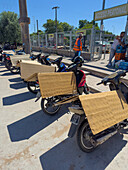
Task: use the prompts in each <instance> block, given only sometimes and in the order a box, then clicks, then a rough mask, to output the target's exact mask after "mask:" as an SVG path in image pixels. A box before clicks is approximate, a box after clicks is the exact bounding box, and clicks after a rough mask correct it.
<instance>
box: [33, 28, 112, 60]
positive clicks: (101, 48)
mask: <svg viewBox="0 0 128 170" xmlns="http://www.w3.org/2000/svg"><path fill="white" fill-rule="evenodd" d="M80 32H82V33H83V38H82V50H83V52H90V56H91V59H93V58H94V56H96V57H98V58H101V55H102V53H103V52H104V55H105V54H106V52H110V48H111V43H110V42H112V41H113V39H114V35H113V34H111V35H108V34H105V32H104V31H100V30H95V28H93V29H84V30H77V31H75V32H73V31H68V32H58V33H51V34H42V35H34V36H31V45H32V46H38V47H46V48H55V49H65V50H70V51H72V50H73V46H74V44H75V41H76V38H77V37H78V35H79V33H80Z"/></svg>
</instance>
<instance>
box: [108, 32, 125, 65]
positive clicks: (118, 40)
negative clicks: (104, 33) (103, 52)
mask: <svg viewBox="0 0 128 170" xmlns="http://www.w3.org/2000/svg"><path fill="white" fill-rule="evenodd" d="M124 35H125V32H121V33H120V36H117V37H116V39H115V40H114V42H113V44H112V46H111V52H110V56H109V63H108V64H107V67H112V59H113V57H114V56H115V53H116V47H117V46H118V45H119V44H120V45H122V46H124V45H125V44H124Z"/></svg>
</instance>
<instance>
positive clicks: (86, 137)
mask: <svg viewBox="0 0 128 170" xmlns="http://www.w3.org/2000/svg"><path fill="white" fill-rule="evenodd" d="M127 72H128V71H118V72H115V73H113V74H111V75H109V76H107V77H105V78H103V80H102V81H101V82H100V83H98V84H97V85H100V84H103V85H105V86H106V85H108V84H109V88H110V91H113V90H114V91H115V90H116V91H117V90H119V91H120V92H121V94H122V95H123V96H124V98H125V99H126V102H127V103H128V86H127V85H126V84H125V83H124V82H122V81H121V77H124V76H125V75H126V73H127ZM69 110H70V112H72V113H74V114H73V115H72V118H71V127H70V130H69V133H68V136H69V137H70V138H72V137H73V136H74V135H75V134H76V138H77V144H78V146H79V147H80V149H81V150H82V151H84V152H92V151H93V150H94V149H95V148H96V147H97V146H99V145H100V144H102V143H103V142H105V141H106V140H108V139H109V138H110V137H112V136H113V135H115V134H116V133H117V132H119V131H120V129H122V128H124V127H126V126H127V125H128V121H127V119H125V120H123V121H121V122H118V123H116V124H115V125H113V126H112V127H109V128H107V129H105V130H103V131H101V132H99V133H97V134H95V135H94V134H93V133H92V130H91V128H90V125H89V122H88V118H87V116H86V115H85V112H84V110H83V108H82V107H81V103H80V101H79V103H78V102H77V105H76V106H72V107H69ZM94 114H95V113H94Z"/></svg>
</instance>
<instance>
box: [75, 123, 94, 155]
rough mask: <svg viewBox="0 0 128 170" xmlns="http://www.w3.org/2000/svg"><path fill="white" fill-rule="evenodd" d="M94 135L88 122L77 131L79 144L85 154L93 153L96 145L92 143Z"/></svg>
mask: <svg viewBox="0 0 128 170" xmlns="http://www.w3.org/2000/svg"><path fill="white" fill-rule="evenodd" d="M91 135H92V132H91V129H90V127H89V124H88V122H85V121H84V122H83V123H82V124H81V125H80V126H79V128H78V130H77V143H78V146H79V147H80V149H81V150H82V151H84V152H92V151H93V150H94V149H95V148H96V145H95V144H92V143H91V141H90V136H91Z"/></svg>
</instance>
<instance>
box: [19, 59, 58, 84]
mask: <svg viewBox="0 0 128 170" xmlns="http://www.w3.org/2000/svg"><path fill="white" fill-rule="evenodd" d="M20 71H21V78H22V79H24V80H27V79H28V78H29V77H30V76H31V75H33V74H34V73H40V72H45V73H46V72H55V71H56V67H54V66H47V65H42V64H40V63H32V62H31V63H29V62H26V61H25V62H23V61H22V62H21V63H20ZM31 81H33V80H31Z"/></svg>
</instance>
